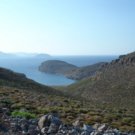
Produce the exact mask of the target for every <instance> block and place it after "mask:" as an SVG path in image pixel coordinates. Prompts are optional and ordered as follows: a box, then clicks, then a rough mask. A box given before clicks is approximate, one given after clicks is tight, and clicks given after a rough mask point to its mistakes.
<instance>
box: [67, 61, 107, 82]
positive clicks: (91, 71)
mask: <svg viewBox="0 0 135 135" xmlns="http://www.w3.org/2000/svg"><path fill="white" fill-rule="evenodd" d="M104 64H105V62H99V63H96V64H93V65H89V66H84V67H78V68H76V69H74V70H71V71H70V72H68V73H67V74H66V77H67V78H70V79H73V80H82V79H84V78H88V77H90V76H93V75H95V73H96V72H97V71H98V70H100V69H101V68H102V66H103V65H104Z"/></svg>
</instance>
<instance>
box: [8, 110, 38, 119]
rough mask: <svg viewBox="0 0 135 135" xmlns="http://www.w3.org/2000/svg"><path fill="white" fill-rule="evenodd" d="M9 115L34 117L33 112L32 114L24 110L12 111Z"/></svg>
mask: <svg viewBox="0 0 135 135" xmlns="http://www.w3.org/2000/svg"><path fill="white" fill-rule="evenodd" d="M11 115H12V116H13V117H17V116H19V117H23V118H26V119H31V118H35V117H36V115H35V114H32V113H30V112H24V111H13V112H12V113H11Z"/></svg>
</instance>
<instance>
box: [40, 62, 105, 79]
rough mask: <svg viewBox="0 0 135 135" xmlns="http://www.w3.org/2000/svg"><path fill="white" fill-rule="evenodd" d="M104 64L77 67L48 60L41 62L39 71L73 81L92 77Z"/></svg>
mask: <svg viewBox="0 0 135 135" xmlns="http://www.w3.org/2000/svg"><path fill="white" fill-rule="evenodd" d="M104 64H105V62H100V63H96V64H94V65H89V66H84V67H77V66H75V65H72V64H69V63H67V62H64V61H59V60H49V61H45V62H43V63H42V64H41V65H40V66H39V70H40V71H42V72H46V73H51V74H62V75H64V76H66V77H67V78H69V79H73V80H81V79H84V78H88V77H90V76H93V75H94V74H95V73H96V72H97V70H100V69H101V67H102V66H103V65H104Z"/></svg>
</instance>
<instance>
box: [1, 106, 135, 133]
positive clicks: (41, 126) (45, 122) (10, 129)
mask: <svg viewBox="0 0 135 135" xmlns="http://www.w3.org/2000/svg"><path fill="white" fill-rule="evenodd" d="M8 111H9V110H8V109H7V108H1V109H0V134H2V135H4V134H9V135H134V133H131V132H130V133H128V132H127V133H126V132H124V133H122V132H120V131H119V130H117V129H113V128H111V127H109V126H108V125H106V124H99V123H97V124H95V125H93V126H91V125H86V124H84V123H83V125H82V126H81V125H80V124H77V125H75V124H74V125H67V124H64V123H62V122H61V120H60V119H59V118H58V117H56V116H54V115H53V114H46V115H44V116H42V117H41V118H39V120H38V119H26V118H22V117H11V116H9V115H8V113H9V112H8ZM75 123H78V122H75Z"/></svg>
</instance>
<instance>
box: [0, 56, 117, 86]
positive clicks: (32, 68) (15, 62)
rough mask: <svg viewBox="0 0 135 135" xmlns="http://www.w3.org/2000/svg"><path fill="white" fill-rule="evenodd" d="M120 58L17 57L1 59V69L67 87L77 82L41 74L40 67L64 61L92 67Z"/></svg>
mask: <svg viewBox="0 0 135 135" xmlns="http://www.w3.org/2000/svg"><path fill="white" fill-rule="evenodd" d="M117 57H118V56H50V57H44V58H43V57H41V58H40V57H15V58H10V57H9V58H2V57H1V58H0V67H4V68H7V69H10V70H13V71H15V72H19V73H23V74H25V75H26V76H27V78H30V79H32V80H34V81H36V82H38V83H41V84H44V85H48V86H65V85H69V84H72V83H74V82H75V80H72V79H68V78H66V77H64V76H62V75H54V74H47V73H43V72H40V71H39V70H38V67H39V65H40V64H41V63H42V62H44V61H46V60H62V61H65V62H68V63H71V64H74V65H76V66H78V67H82V66H86V65H92V64H95V63H98V62H110V61H111V60H113V59H116V58H117Z"/></svg>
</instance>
